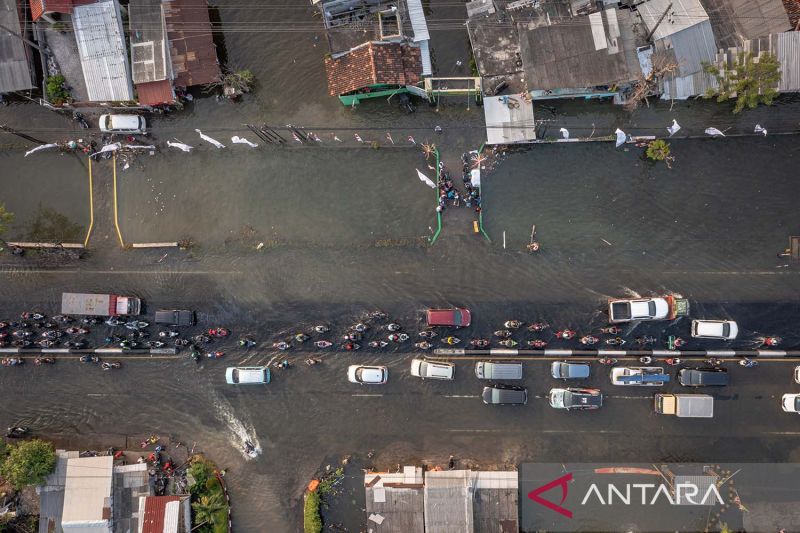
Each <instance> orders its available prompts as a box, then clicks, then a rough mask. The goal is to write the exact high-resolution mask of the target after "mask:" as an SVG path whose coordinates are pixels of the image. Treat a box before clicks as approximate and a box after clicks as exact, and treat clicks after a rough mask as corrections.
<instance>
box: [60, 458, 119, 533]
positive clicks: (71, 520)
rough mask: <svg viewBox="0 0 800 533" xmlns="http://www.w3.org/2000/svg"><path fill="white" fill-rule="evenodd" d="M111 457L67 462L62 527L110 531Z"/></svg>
mask: <svg viewBox="0 0 800 533" xmlns="http://www.w3.org/2000/svg"><path fill="white" fill-rule="evenodd" d="M113 466H114V458H113V457H111V456H110V455H105V456H102V457H76V458H72V459H69V460H68V461H67V481H66V484H65V486H64V512H63V514H62V516H61V527H62V528H63V529H64V530H65V531H70V532H83V531H89V532H96V531H110V529H109V518H110V516H111V477H112V471H113ZM106 509H108V510H106Z"/></svg>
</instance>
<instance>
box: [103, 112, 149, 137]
mask: <svg viewBox="0 0 800 533" xmlns="http://www.w3.org/2000/svg"><path fill="white" fill-rule="evenodd" d="M100 131H102V132H103V133H128V134H131V133H146V132H147V123H146V122H145V120H144V117H141V116H139V115H100Z"/></svg>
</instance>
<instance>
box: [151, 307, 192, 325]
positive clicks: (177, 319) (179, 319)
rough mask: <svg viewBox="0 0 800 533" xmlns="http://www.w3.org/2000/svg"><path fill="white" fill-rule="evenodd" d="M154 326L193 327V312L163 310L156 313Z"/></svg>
mask: <svg viewBox="0 0 800 533" xmlns="http://www.w3.org/2000/svg"><path fill="white" fill-rule="evenodd" d="M156 324H164V325H165V326H194V324H195V316H194V311H189V310H188V309H164V310H161V311H156Z"/></svg>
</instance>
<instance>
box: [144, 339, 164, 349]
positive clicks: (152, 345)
mask: <svg viewBox="0 0 800 533" xmlns="http://www.w3.org/2000/svg"><path fill="white" fill-rule="evenodd" d="M163 346H164V343H163V342H161V341H149V342H148V343H147V347H148V348H161V347H163Z"/></svg>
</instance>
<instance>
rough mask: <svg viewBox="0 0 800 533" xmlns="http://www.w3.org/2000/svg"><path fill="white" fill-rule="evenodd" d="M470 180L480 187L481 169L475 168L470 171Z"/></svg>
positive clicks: (474, 185) (473, 184)
mask: <svg viewBox="0 0 800 533" xmlns="http://www.w3.org/2000/svg"><path fill="white" fill-rule="evenodd" d="M469 182H470V183H471V184H472V186H473V187H478V188H480V186H481V169H479V168H473V169H472V171H471V172H470V179H469Z"/></svg>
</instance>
